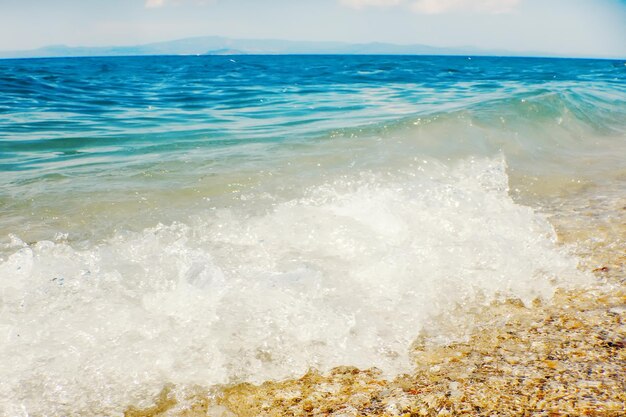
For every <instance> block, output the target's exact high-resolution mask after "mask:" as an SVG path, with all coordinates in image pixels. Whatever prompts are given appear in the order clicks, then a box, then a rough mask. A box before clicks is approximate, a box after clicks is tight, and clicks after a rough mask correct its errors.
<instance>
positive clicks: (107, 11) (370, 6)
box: [0, 0, 626, 58]
mask: <svg viewBox="0 0 626 417" xmlns="http://www.w3.org/2000/svg"><path fill="white" fill-rule="evenodd" d="M207 35H211V36H213V35H218V36H226V37H232V38H246V39H250V38H252V39H285V40H309V41H345V42H354V43H361V42H390V43H397V44H425V45H432V46H449V47H462V46H474V47H479V48H483V49H499V50H508V51H513V52H520V53H523V52H532V51H535V52H548V53H554V54H558V55H567V56H606V57H620V58H626V0H0V50H5V51H8V50H24V49H34V48H38V47H42V46H46V45H61V44H63V45H69V46H122V45H137V44H144V43H150V42H159V41H167V40H173V39H181V38H185V37H192V36H207Z"/></svg>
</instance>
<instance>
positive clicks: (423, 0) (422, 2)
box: [411, 0, 521, 14]
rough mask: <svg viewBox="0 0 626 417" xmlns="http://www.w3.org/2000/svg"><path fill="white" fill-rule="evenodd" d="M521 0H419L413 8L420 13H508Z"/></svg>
mask: <svg viewBox="0 0 626 417" xmlns="http://www.w3.org/2000/svg"><path fill="white" fill-rule="evenodd" d="M520 2H521V0H417V1H415V2H413V4H412V5H411V8H412V9H413V10H414V11H416V12H418V13H426V14H439V13H450V12H462V11H467V12H480V13H507V12H511V11H513V10H514V9H515V6H517V5H518V4H519V3H520Z"/></svg>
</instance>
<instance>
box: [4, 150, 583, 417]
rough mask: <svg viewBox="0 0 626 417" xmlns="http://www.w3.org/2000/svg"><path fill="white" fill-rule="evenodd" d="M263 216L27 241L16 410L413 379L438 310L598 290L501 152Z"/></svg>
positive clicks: (13, 336) (8, 338) (16, 306)
mask: <svg viewBox="0 0 626 417" xmlns="http://www.w3.org/2000/svg"><path fill="white" fill-rule="evenodd" d="M251 207H254V201H252V202H251V201H250V200H247V201H246V208H245V210H244V209H242V208H238V207H231V208H227V209H218V210H207V211H206V212H204V213H198V215H197V216H196V217H194V218H193V219H190V220H186V221H185V223H175V224H171V225H158V226H156V227H154V228H150V229H147V230H144V231H143V232H141V233H130V232H127V233H118V234H117V235H116V236H115V237H114V238H112V239H109V240H108V241H105V242H101V243H97V244H96V243H94V244H92V245H91V247H90V248H88V249H84V248H83V249H78V248H75V247H73V246H72V245H71V244H69V243H64V242H63V241H62V240H59V241H58V242H49V241H42V242H38V243H36V244H32V245H27V244H25V243H23V242H21V241H20V240H19V239H18V238H14V239H13V242H12V243H11V247H12V248H13V249H11V251H12V253H11V254H10V255H9V256H7V257H6V258H5V259H4V260H3V261H2V262H1V263H0V312H1V314H0V355H1V356H2V357H3V358H5V359H7V358H8V360H3V361H1V362H0V375H2V377H1V378H0V414H2V415H11V416H22V415H23V416H26V415H71V414H72V412H77V413H79V412H81V411H82V412H85V410H90V411H89V413H90V414H95V413H98V412H99V413H102V414H108V415H114V414H115V413H114V411H117V412H119V411H120V410H122V409H123V406H124V405H125V404H129V403H134V402H136V401H137V400H138V399H140V398H148V397H150V396H151V395H153V394H154V393H155V392H157V391H158V390H159V389H160V387H161V386H162V385H163V384H164V383H166V382H174V383H180V384H193V383H198V384H202V385H204V386H206V385H210V384H216V383H225V382H232V381H240V380H248V381H256V382H258V381H261V380H264V379H268V378H282V377H288V376H297V375H299V374H302V373H303V372H305V371H306V370H307V368H309V367H318V368H320V369H328V368H330V367H333V366H336V365H355V366H359V367H372V366H376V367H379V368H381V369H383V370H384V371H385V372H387V373H389V374H392V373H394V372H397V371H399V370H403V371H407V370H408V369H410V364H409V363H408V362H409V361H408V355H407V354H408V347H409V345H410V343H411V342H412V340H413V339H414V338H415V337H416V336H417V335H418V334H419V332H420V330H421V329H423V328H424V326H426V325H427V324H428V325H429V326H431V325H432V323H433V320H435V317H436V316H442V315H443V317H447V318H446V319H447V320H454V319H455V318H454V317H453V316H450V315H448V316H446V313H450V312H452V311H459V308H460V309H461V311H462V309H463V308H464V307H470V306H472V305H475V304H476V303H478V302H481V303H484V302H489V301H491V300H494V299H497V298H502V297H518V298H520V299H521V300H523V301H524V302H526V303H530V302H531V301H532V300H533V299H535V298H537V297H540V298H547V297H550V296H551V294H552V293H553V291H554V289H555V288H556V287H557V286H568V285H570V284H575V283H579V282H582V281H584V280H585V277H584V276H583V275H582V274H581V273H580V272H578V270H577V269H576V259H574V258H572V257H571V256H569V255H567V254H566V253H565V252H564V251H563V249H562V248H559V247H557V245H556V243H555V235H554V232H553V230H552V228H551V226H550V224H549V223H548V222H547V221H546V220H545V219H544V218H543V217H542V216H541V215H539V214H537V213H535V212H533V210H531V209H530V208H528V207H524V206H521V205H518V204H516V203H515V202H514V201H513V200H512V199H511V198H510V197H509V195H508V189H507V176H506V173H505V164H504V162H503V161H502V160H499V159H496V160H467V161H464V162H463V163H461V164H459V165H458V166H456V167H453V168H448V167H445V166H443V165H438V164H436V163H434V161H430V163H429V164H426V165H424V166H422V167H416V168H415V169H414V170H411V171H406V170H405V171H403V172H394V173H384V174H381V173H372V172H365V173H361V174H360V175H359V176H358V177H342V178H339V179H336V180H335V181H332V182H329V183H326V184H323V185H318V186H314V187H310V188H308V189H307V190H304V191H303V192H302V193H301V196H300V197H299V198H297V199H293V200H290V201H280V202H275V203H274V204H266V203H263V204H261V203H259V206H258V207H257V208H256V209H255V210H251ZM455 314H458V313H455ZM439 320H441V317H440V318H439ZM431 327H432V326H431Z"/></svg>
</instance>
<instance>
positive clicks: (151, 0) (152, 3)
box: [146, 0, 165, 9]
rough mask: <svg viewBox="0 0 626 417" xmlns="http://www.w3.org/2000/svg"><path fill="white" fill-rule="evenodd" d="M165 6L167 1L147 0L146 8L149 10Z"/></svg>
mask: <svg viewBox="0 0 626 417" xmlns="http://www.w3.org/2000/svg"><path fill="white" fill-rule="evenodd" d="M164 5H165V0H146V7H147V8H148V9H154V8H157V7H163V6H164Z"/></svg>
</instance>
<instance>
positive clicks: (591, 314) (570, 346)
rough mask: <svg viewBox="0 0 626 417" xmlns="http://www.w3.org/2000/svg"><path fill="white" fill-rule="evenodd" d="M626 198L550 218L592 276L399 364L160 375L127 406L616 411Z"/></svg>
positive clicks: (625, 294) (132, 411) (622, 405)
mask: <svg viewBox="0 0 626 417" xmlns="http://www.w3.org/2000/svg"><path fill="white" fill-rule="evenodd" d="M625 203H626V202H625V201H621V200H620V201H617V202H616V201H613V203H612V204H611V206H610V207H593V204H592V205H591V206H589V207H588V209H586V210H583V211H578V212H577V213H576V216H575V218H572V217H571V216H569V215H567V216H554V217H553V218H552V221H553V223H554V225H555V228H556V229H557V232H558V235H559V239H560V240H561V242H562V243H563V244H571V243H576V251H577V252H578V254H579V256H581V259H582V262H581V268H582V269H585V270H587V271H589V272H590V273H592V274H593V275H594V276H595V279H596V280H597V286H594V287H593V288H590V289H586V290H585V291H581V290H575V291H558V292H557V293H556V294H555V296H554V298H553V299H552V300H551V301H550V302H549V303H543V304H541V303H537V304H536V305H535V306H533V307H531V308H527V307H525V306H524V305H522V304H521V303H519V302H516V301H511V302H507V303H501V304H499V305H493V306H491V307H489V308H488V309H487V311H485V312H484V314H483V316H484V317H490V318H491V319H487V320H484V322H483V323H482V325H481V326H479V327H478V328H477V330H476V331H475V332H474V333H473V334H472V336H471V337H470V338H469V340H467V341H464V342H458V343H452V344H449V345H446V346H437V345H431V344H429V343H427V342H425V343H416V344H415V345H414V346H413V353H414V355H413V356H414V360H415V364H416V366H415V368H414V369H413V370H411V371H410V373H408V374H405V375H401V376H398V377H396V378H395V379H393V380H387V379H384V378H382V377H381V375H380V373H379V372H378V371H377V370H375V369H370V370H359V369H356V368H351V367H340V368H336V369H334V370H332V371H331V372H330V373H328V374H325V375H322V374H319V373H317V372H313V371H312V372H309V373H308V374H306V375H304V376H303V377H302V378H300V379H297V380H287V381H278V382H273V381H268V382H265V383H263V384H261V385H260V386H255V385H252V384H238V385H234V386H226V387H213V388H211V389H207V388H200V387H186V388H184V389H182V390H181V389H180V387H173V386H167V387H165V388H164V389H163V391H162V392H161V393H160V395H159V396H158V397H157V398H155V399H154V405H152V406H149V407H147V408H143V409H140V408H137V407H129V408H127V409H126V410H125V416H126V417H140V416H141V417H147V416H186V417H191V416H213V417H217V416H221V417H226V416H240V417H252V416H335V417H339V416H342V417H349V416H494V415H498V416H574V415H576V416H579V415H581V416H582V415H587V416H616V417H617V416H624V415H626V268H625V264H626V241H625V240H626V204H625ZM407 371H409V370H407Z"/></svg>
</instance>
